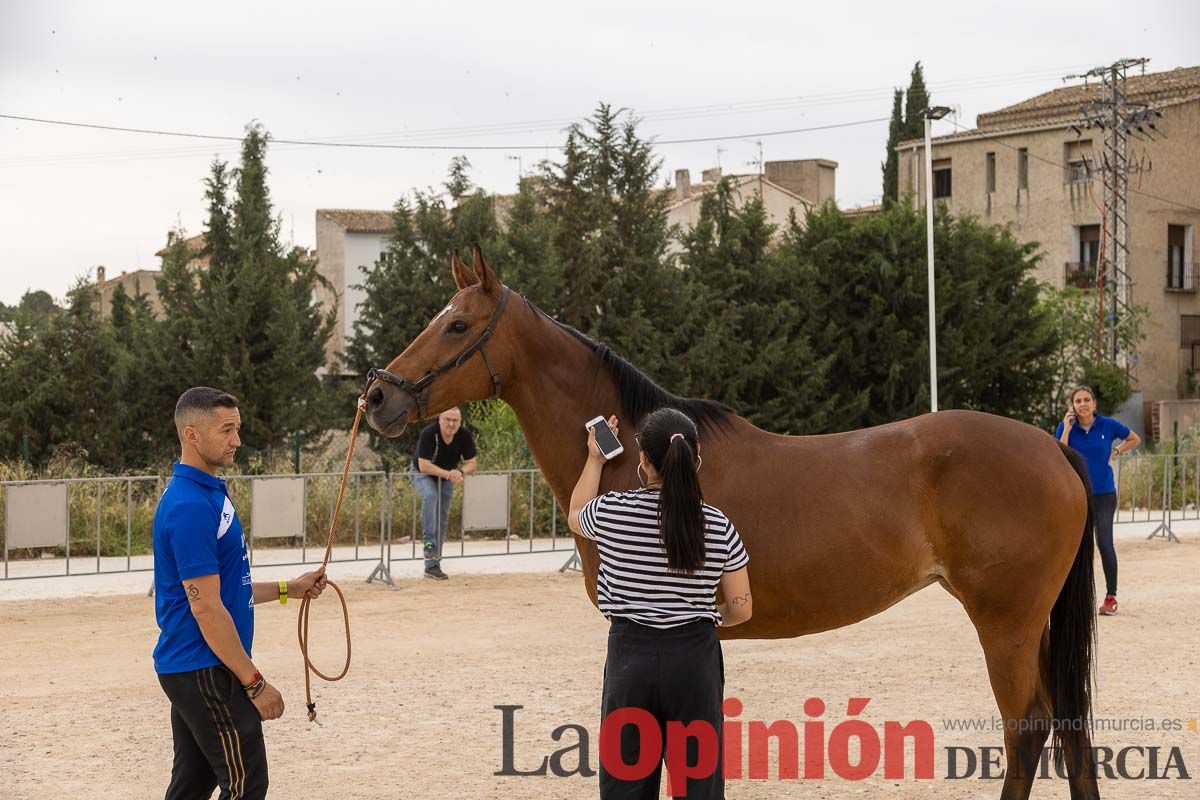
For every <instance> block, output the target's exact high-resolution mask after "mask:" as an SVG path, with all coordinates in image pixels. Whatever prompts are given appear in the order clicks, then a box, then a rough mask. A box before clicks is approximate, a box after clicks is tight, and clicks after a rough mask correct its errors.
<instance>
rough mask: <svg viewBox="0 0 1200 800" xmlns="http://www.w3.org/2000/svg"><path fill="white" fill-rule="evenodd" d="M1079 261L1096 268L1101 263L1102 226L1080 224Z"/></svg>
mask: <svg viewBox="0 0 1200 800" xmlns="http://www.w3.org/2000/svg"><path fill="white" fill-rule="evenodd" d="M1079 263H1080V264H1082V265H1084V266H1088V267H1091V268H1092V269H1095V268H1096V265H1097V264H1099V263H1100V226H1099V225H1080V226H1079Z"/></svg>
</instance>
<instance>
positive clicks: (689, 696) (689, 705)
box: [600, 618, 725, 800]
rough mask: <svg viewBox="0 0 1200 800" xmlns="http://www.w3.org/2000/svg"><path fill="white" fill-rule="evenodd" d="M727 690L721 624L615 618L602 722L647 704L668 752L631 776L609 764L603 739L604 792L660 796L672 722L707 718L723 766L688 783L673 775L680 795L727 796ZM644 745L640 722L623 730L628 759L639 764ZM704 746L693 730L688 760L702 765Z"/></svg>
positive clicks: (614, 798)
mask: <svg viewBox="0 0 1200 800" xmlns="http://www.w3.org/2000/svg"><path fill="white" fill-rule="evenodd" d="M724 694H725V662H724V659H723V658H722V655H721V642H720V640H719V639H718V638H717V627H716V625H714V624H713V623H712V622H711V621H708V620H697V621H696V622H690V623H687V624H685V625H680V626H678V627H675V628H666V629H658V628H651V627H649V626H646V625H640V624H638V623H636V622H631V621H629V620H626V619H621V618H616V619H614V620H613V622H612V627H611V628H610V629H609V632H608V659H607V661H606V662H605V664H604V697H603V700H602V707H601V723H602V725H603V720H605V719H607V718H608V716H609V714H611V713H613V712H614V711H616V710H618V709H622V708H637V709H644V710H645V711H646V712H648V713H649V714H650V715H651V716H653V717H654V719H655V721H656V722H657V725H658V730H659V735H660V737H661V747H662V755H661V756H660V757H659V758H658V759H657V761H656V763H655V766H654V768H653V770H651V771H650V773H649V774H648V775H646V776H645V777H644V778H641V779H640V780H623V779H621V778H618V777H616V776H614V775H613V774H612V773H611V772H610V771H609V766H611V765H610V764H606V763H605V762H606V759H605V753H604V752H603V745H602V752H601V756H600V797H601V798H603V800H618V798H619V800H635V799H636V800H643V798H644V800H657V798H658V796H659V794H658V792H659V785H660V781H661V778H662V766H663V758H664V757H665V756H666V752H667V745H668V729H667V723H668V722H679V723H683V724H685V725H686V724H689V723H693V722H696V721H703V722H705V723H707V724H708V725H709V726H711V730H712V731H713V732H714V735H715V737H716V753H715V762H716V763H715V769H713V771H712V773H711V774H709V775H707V776H704V777H698V778H688V779H687V780H686V781H685V783H686V786H682V785H678V784H674V782H672V784H673V785H672V786H671V790H672V792H674V796H676V797H682V796H684V793H685V791H686V797H687V798H688V800H710V799H711V798H724V797H725V777H724V761H723V758H722V755H723V749H724V741H723V739H722V736H721V733H722V731H721V729H722V727H723V723H724V715H723V714H722V711H721V703H722V701H723V698H724ZM601 730H602V731H603V727H602V729H601ZM677 738H678V737H677ZM641 746H642V743H641V734H640V729H639V728H638V727H637V726H636V725H626V726H625V727H623V728H622V729H621V738H620V751H621V761H622V762H623V763H624V764H626V765H634V764H637V763H639V753H640V752H641ZM700 752H701V750H700V742H699V741H698V739H696V738H694V737H690V736H689V737H688V738H687V746H686V764H687V766H689V767H697V766H698V765H699V763H700V757H699V756H700ZM713 755H714V754H712V753H711V752H710V753H709V754H708V757H707V758H706V759H705V760H707V761H708V762H709V763H711V762H712V760H713V758H712V757H713ZM618 769H619V767H618Z"/></svg>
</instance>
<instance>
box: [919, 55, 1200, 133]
mask: <svg viewBox="0 0 1200 800" xmlns="http://www.w3.org/2000/svg"><path fill="white" fill-rule="evenodd" d="M1126 89H1127V91H1128V95H1129V99H1130V100H1132V101H1135V102H1143V103H1149V104H1150V105H1151V106H1152V107H1154V108H1169V107H1171V106H1176V105H1179V104H1181V103H1191V102H1195V101H1197V100H1200V67H1181V68H1179V69H1173V70H1170V71H1168V72H1155V73H1151V74H1149V75H1135V76H1131V77H1130V78H1129V80H1128V82H1127V84H1126ZM1102 92H1103V89H1102V88H1101V86H1100V84H1099V83H1096V82H1092V83H1090V84H1088V85H1086V86H1085V85H1083V84H1079V85H1077V86H1065V87H1063V88H1061V89H1055V90H1053V91H1050V92H1044V93H1043V94H1039V95H1037V96H1036V97H1031V98H1030V99H1028V100H1022V101H1021V102H1019V103H1014V104H1013V105H1011V106H1006V107H1004V108H1001V109H999V110H997V111H989V112H987V113H985V114H980V115H979V116H978V117H976V120H975V121H976V124H977V125H978V128H976V129H972V130H966V131H958V132H956V133H951V134H948V135H946V136H935V137H934V139H933V140H934V141H935V142H952V141H955V140H957V139H968V138H971V137H976V136H984V135H989V134H1001V133H1007V132H1011V131H1018V130H1021V131H1025V130H1036V129H1038V128H1046V129H1053V128H1064V127H1066V126H1068V125H1071V124H1073V123H1075V122H1077V121H1078V120H1079V117H1080V106H1081V105H1082V104H1083V103H1086V102H1090V101H1092V100H1100V99H1102ZM914 143H915V144H920V143H921V140H920V139H909V140H907V141H904V142H900V144H899V145H897V148H900V147H909V146H911V145H913V144H914Z"/></svg>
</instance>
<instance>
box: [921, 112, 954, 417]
mask: <svg viewBox="0 0 1200 800" xmlns="http://www.w3.org/2000/svg"><path fill="white" fill-rule="evenodd" d="M949 113H950V109H948V108H946V107H945V106H934V107H933V108H929V109H926V110H925V245H926V253H927V255H928V265H929V406H930V411H932V412H936V411H937V410H938V382H937V312H936V310H935V309H936V301H935V298H934V283H933V151H932V149H931V146H930V130H931V129H932V127H933V121H934V120H935V119H941V118H942V117H944V116H946V115H947V114H949Z"/></svg>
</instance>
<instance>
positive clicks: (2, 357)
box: [0, 282, 126, 464]
mask: <svg viewBox="0 0 1200 800" xmlns="http://www.w3.org/2000/svg"><path fill="white" fill-rule="evenodd" d="M124 367H125V364H124V363H123V362H122V359H121V351H120V348H119V346H118V344H117V342H116V340H115V338H114V336H113V332H112V329H111V326H109V325H107V324H105V323H104V322H103V321H102V320H101V319H100V316H99V313H98V310H97V308H96V295H95V289H94V287H93V286H91V285H88V284H85V283H83V282H79V283H77V284H76V285H75V286H74V287H73V288H72V289H71V291H70V292H69V293H68V302H67V305H66V307H65V308H64V309H62V310H61V311H60V312H58V313H54V314H53V315H52V316H49V317H46V316H39V314H38V312H37V311H36V310H33V308H22V309H20V310H19V311H18V314H17V317H16V321H15V324H14V328H13V332H12V334H11V335H10V336H7V337H4V341H3V343H2V344H0V376H2V380H0V405H2V406H3V409H4V410H3V419H4V424H3V426H2V429H0V431H2V432H0V440H2V442H3V444H2V445H0V446H2V447H3V449H4V450H5V451H7V452H9V453H13V454H14V455H15V454H16V452H19V451H18V448H19V447H20V440H21V437H22V435H23V434H25V433H28V434H29V436H30V454H31V457H32V458H33V459H34V461H43V460H45V459H46V458H47V457H48V456H49V455H50V453H51V452H53V450H54V448H55V447H58V446H59V445H64V444H73V445H77V446H79V447H82V448H83V449H84V450H86V451H87V454H88V456H89V458H90V459H91V460H92V461H94V462H96V463H100V464H115V463H119V461H120V436H121V430H122V427H123V425H124V423H125V421H126V420H125V417H124V413H125V410H124V406H123V401H124V392H125V389H126V381H125V370H124Z"/></svg>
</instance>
